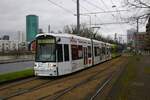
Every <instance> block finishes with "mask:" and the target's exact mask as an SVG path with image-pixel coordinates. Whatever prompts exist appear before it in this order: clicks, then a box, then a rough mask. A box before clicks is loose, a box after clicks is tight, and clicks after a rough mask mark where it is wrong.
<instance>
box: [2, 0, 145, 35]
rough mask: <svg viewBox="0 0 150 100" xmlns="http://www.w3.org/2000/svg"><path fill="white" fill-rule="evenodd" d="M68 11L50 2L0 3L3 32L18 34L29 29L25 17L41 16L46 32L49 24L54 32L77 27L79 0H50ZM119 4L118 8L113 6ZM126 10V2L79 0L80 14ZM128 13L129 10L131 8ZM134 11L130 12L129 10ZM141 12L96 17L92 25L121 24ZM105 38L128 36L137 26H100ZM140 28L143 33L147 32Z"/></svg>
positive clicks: (17, 0) (15, 0) (16, 0)
mask: <svg viewBox="0 0 150 100" xmlns="http://www.w3.org/2000/svg"><path fill="white" fill-rule="evenodd" d="M50 1H52V2H54V3H56V4H58V5H60V6H61V7H64V8H65V9H67V11H66V10H64V9H62V8H60V7H58V5H57V6H56V5H54V4H52V3H51V2H49V1H48V0H0V32H16V31H23V32H25V30H26V22H25V21H26V15H28V14H36V15H37V16H39V25H40V28H42V29H43V30H44V31H45V32H47V26H48V25H49V24H50V25H51V29H52V30H54V31H58V30H63V27H64V26H65V25H71V24H76V16H74V14H76V3H75V2H76V0H50ZM113 5H116V7H115V8H113V7H112V6H113ZM121 9H124V10H126V9H127V7H124V4H123V0H80V13H89V12H102V11H116V10H121ZM128 10H129V9H128ZM130 10H131V9H130ZM140 11H141V12H142V10H141V9H135V10H133V9H132V11H128V12H117V13H103V14H96V15H95V14H93V15H90V16H91V19H92V20H91V22H92V24H101V23H112V22H117V21H118V22H121V21H123V20H120V18H122V17H123V18H125V17H129V16H131V15H134V14H135V15H138V14H139V13H140ZM89 19H90V18H89V16H81V23H86V24H89V23H90V22H89V21H90V20H89ZM100 27H101V29H100V30H99V32H100V33H101V34H102V35H105V36H107V35H111V36H112V35H114V33H119V34H126V30H127V29H129V28H133V27H135V25H129V24H114V25H101V26H100ZM144 30H145V29H144V28H142V27H141V28H140V31H144Z"/></svg>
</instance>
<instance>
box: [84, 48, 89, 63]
mask: <svg viewBox="0 0 150 100" xmlns="http://www.w3.org/2000/svg"><path fill="white" fill-rule="evenodd" d="M83 59H84V65H87V64H88V52H87V47H83Z"/></svg>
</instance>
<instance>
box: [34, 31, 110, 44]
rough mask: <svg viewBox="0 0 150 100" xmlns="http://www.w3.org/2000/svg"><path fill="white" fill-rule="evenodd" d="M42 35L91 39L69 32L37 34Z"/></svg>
mask: <svg viewBox="0 0 150 100" xmlns="http://www.w3.org/2000/svg"><path fill="white" fill-rule="evenodd" d="M42 35H49V36H54V37H64V38H72V37H73V38H77V39H82V40H86V41H91V39H90V38H85V37H81V36H77V35H73V34H68V33H42V34H37V35H36V37H39V36H42ZM93 41H94V42H97V43H100V42H101V43H106V42H103V41H98V40H94V39H93ZM106 44H107V45H111V44H110V43H106Z"/></svg>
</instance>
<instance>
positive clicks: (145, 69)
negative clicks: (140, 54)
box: [144, 66, 150, 74]
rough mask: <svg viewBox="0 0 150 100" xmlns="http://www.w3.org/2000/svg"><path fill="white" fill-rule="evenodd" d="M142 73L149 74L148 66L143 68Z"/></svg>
mask: <svg viewBox="0 0 150 100" xmlns="http://www.w3.org/2000/svg"><path fill="white" fill-rule="evenodd" d="M144 73H146V74H150V67H149V66H146V67H144Z"/></svg>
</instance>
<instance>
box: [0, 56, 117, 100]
mask: <svg viewBox="0 0 150 100" xmlns="http://www.w3.org/2000/svg"><path fill="white" fill-rule="evenodd" d="M118 61H119V59H114V61H113V62H111V61H108V62H110V64H109V65H107V64H106V63H104V64H103V66H105V65H107V66H105V67H104V68H101V70H100V71H97V70H94V71H91V72H90V75H89V76H88V73H89V72H88V71H89V70H92V69H95V67H93V68H90V69H87V70H84V71H85V73H84V71H83V72H82V71H81V72H80V73H79V75H78V73H75V75H70V76H66V77H62V78H60V79H56V80H55V79H54V80H43V81H42V82H40V83H38V84H36V85H33V86H31V87H27V88H23V89H16V90H17V91H15V92H14V91H13V92H10V93H8V94H6V95H2V96H1V98H0V99H11V98H12V99H13V98H17V97H18V96H21V97H22V95H25V96H27V95H26V94H28V93H29V94H30V93H31V94H32V92H35V91H37V90H40V89H43V88H47V87H50V86H53V85H56V84H60V83H63V82H65V81H70V80H75V79H78V78H82V80H81V81H80V82H77V83H76V84H74V85H70V86H66V87H64V88H63V89H60V90H58V91H57V92H54V93H53V94H54V95H55V96H54V95H53V97H55V98H54V100H56V99H57V98H59V97H61V96H63V95H64V94H66V93H67V92H69V91H71V90H73V89H74V88H76V87H79V86H81V85H83V84H85V83H87V82H89V81H92V80H94V77H96V76H97V75H98V73H102V72H105V71H107V70H108V69H109V68H110V65H111V66H114V65H115V64H116V62H118ZM86 75H87V77H85V76H86ZM35 80H38V79H37V78H35ZM30 81H34V79H29V80H26V81H24V82H27V83H30ZM24 82H18V83H16V84H12V85H10V86H6V87H1V88H0V90H1V91H5V90H6V91H8V90H10V88H11V87H15V86H18V85H24V84H25V83H24ZM58 94H59V95H58ZM0 95H1V92H0ZM51 96H52V94H48V95H45V96H39V97H37V99H39V100H43V99H47V98H49V97H51Z"/></svg>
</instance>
